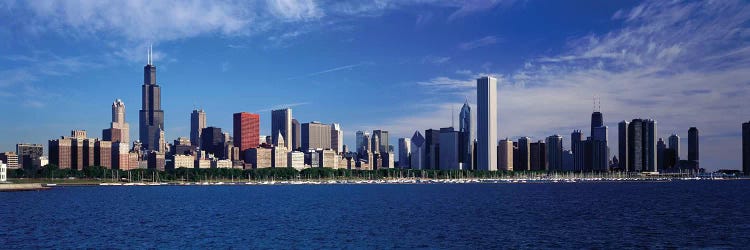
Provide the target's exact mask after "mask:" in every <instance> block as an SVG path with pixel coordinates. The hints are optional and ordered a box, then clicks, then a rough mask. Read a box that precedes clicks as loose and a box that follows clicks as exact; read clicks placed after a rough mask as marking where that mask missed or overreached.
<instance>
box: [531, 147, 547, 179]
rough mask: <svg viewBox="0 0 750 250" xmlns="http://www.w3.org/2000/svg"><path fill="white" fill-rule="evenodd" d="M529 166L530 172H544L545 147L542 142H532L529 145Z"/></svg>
mask: <svg viewBox="0 0 750 250" xmlns="http://www.w3.org/2000/svg"><path fill="white" fill-rule="evenodd" d="M530 146H531V147H530V150H529V153H530V157H529V160H530V165H531V170H532V171H541V170H546V167H545V166H547V152H546V151H547V146H546V145H545V143H544V141H541V140H540V141H538V142H532V143H531V145H530Z"/></svg>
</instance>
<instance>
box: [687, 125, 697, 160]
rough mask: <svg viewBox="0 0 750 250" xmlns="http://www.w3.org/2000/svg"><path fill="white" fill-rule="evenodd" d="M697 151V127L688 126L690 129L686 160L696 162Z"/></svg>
mask: <svg viewBox="0 0 750 250" xmlns="http://www.w3.org/2000/svg"><path fill="white" fill-rule="evenodd" d="M698 152H699V148H698V128H696V127H690V129H688V161H692V162H696V163H698V162H699V158H698ZM698 165H700V164H698Z"/></svg>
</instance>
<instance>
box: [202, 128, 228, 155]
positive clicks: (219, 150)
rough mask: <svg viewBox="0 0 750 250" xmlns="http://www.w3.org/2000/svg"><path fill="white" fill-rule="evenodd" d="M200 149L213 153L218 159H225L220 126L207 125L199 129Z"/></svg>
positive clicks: (222, 134)
mask: <svg viewBox="0 0 750 250" xmlns="http://www.w3.org/2000/svg"><path fill="white" fill-rule="evenodd" d="M201 150H202V151H206V153H210V154H213V155H214V156H215V157H217V158H219V159H225V158H226V156H225V155H224V133H222V132H221V128H217V127H207V128H204V129H203V131H201Z"/></svg>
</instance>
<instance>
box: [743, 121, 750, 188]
mask: <svg viewBox="0 0 750 250" xmlns="http://www.w3.org/2000/svg"><path fill="white" fill-rule="evenodd" d="M742 172H743V173H744V174H745V175H750V121H748V122H746V123H743V124H742Z"/></svg>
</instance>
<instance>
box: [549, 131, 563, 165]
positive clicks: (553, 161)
mask: <svg viewBox="0 0 750 250" xmlns="http://www.w3.org/2000/svg"><path fill="white" fill-rule="evenodd" d="M545 151H546V154H547V157H546V158H547V162H546V167H545V170H547V171H563V138H562V136H560V135H552V136H549V137H547V149H546V150H545Z"/></svg>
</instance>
